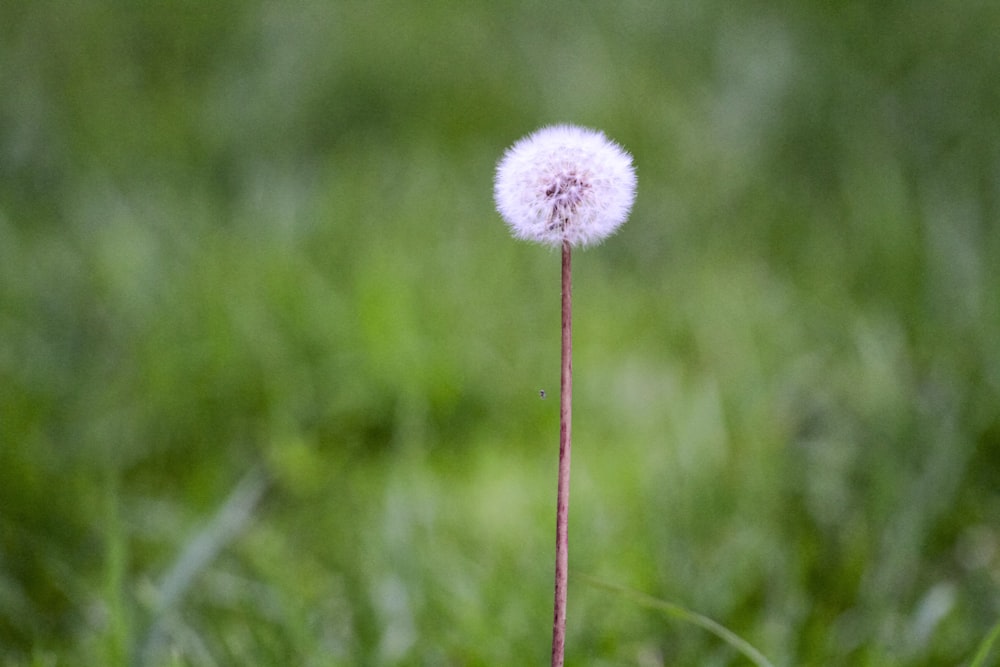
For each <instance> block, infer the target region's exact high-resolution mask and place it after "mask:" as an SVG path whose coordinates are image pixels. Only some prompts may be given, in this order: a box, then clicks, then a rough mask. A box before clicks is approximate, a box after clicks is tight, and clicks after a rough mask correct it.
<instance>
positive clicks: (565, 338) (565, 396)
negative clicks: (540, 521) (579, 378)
mask: <svg viewBox="0 0 1000 667" xmlns="http://www.w3.org/2000/svg"><path fill="white" fill-rule="evenodd" d="M570 254H571V253H570V243H569V241H566V240H564V241H563V245H562V371H561V375H560V379H559V487H558V494H557V501H556V584H555V611H554V613H553V622H552V667H562V664H563V655H564V650H565V644H566V584H567V570H568V566H569V549H568V547H567V536H568V533H569V461H570V449H571V447H570V443H571V438H570V424H571V421H572V419H571V416H572V402H573V333H572V332H573V306H572V288H571V287H572V280H571V272H570Z"/></svg>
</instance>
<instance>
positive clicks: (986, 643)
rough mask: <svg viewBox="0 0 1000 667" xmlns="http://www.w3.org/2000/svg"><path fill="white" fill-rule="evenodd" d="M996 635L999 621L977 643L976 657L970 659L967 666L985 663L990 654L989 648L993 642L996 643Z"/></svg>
mask: <svg viewBox="0 0 1000 667" xmlns="http://www.w3.org/2000/svg"><path fill="white" fill-rule="evenodd" d="M997 637H1000V621H997V623H996V625H994V626H993V629H992V630H990V633H989V634H988V635H986V637H985V638H984V639H983V641H982V643H981V644H980V645H979V650H978V651H976V657H974V658H973V659H972V662H971V663H970V664H969V667H984V665H986V658H988V657H989V655H990V650H991V649H992V648H993V644H995V643H996V641H997Z"/></svg>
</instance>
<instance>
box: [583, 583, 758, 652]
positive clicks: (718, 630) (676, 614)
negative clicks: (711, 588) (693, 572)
mask: <svg viewBox="0 0 1000 667" xmlns="http://www.w3.org/2000/svg"><path fill="white" fill-rule="evenodd" d="M575 577H576V578H579V579H582V580H584V581H586V582H587V583H589V584H591V585H592V586H596V587H598V588H603V589H604V590H608V591H612V592H614V593H618V594H619V595H621V596H623V597H626V598H628V599H629V600H631V601H633V602H635V603H636V604H639V605H641V606H643V607H646V608H647V609H656V610H657V611H661V612H663V613H665V614H667V615H668V616H672V617H673V618H676V619H678V620H681V621H686V622H687V623H691V624H693V625H697V626H698V627H700V628H702V629H703V630H707V631H708V632H710V633H712V634H713V635H715V636H716V637H718V638H719V639H721V640H722V641H724V642H726V643H727V644H729V645H730V646H732V647H733V648H734V649H736V650H737V651H739V652H740V653H742V654H743V655H744V656H746V657H747V659H749V660H750V661H751V662H753V663H754V664H755V665H757V666H758V667H774V665H773V664H772V663H771V661H770V660H768V659H767V658H766V657H764V654H763V653H761V652H760V651H758V650H757V649H756V648H754V647H753V645H751V644H750V642H748V641H746V640H745V639H743V638H742V637H740V636H739V635H737V634H736V633H735V632H733V631H732V630H730V629H728V628H727V627H725V626H724V625H721V624H719V623H717V622H715V621H713V620H712V619H710V618H709V617H707V616H703V615H701V614H699V613H697V612H694V611H691V610H690V609H686V608H685V607H682V606H680V605H678V604H674V603H673V602H667V601H665V600H660V599H658V598H654V597H652V596H651V595H646V594H645V593H640V592H639V591H634V590H632V589H630V588H625V587H624V586H619V585H617V584H611V583H608V582H606V581H601V580H600V579H596V578H594V577H591V576H589V575H585V574H576V575H575Z"/></svg>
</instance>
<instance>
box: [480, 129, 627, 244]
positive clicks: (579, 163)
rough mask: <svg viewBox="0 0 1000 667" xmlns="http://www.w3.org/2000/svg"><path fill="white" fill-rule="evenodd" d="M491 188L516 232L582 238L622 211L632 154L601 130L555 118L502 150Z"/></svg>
mask: <svg viewBox="0 0 1000 667" xmlns="http://www.w3.org/2000/svg"><path fill="white" fill-rule="evenodd" d="M493 195H494V198H495V200H496V205H497V210H498V211H499V212H500V215H501V216H503V218H504V220H506V222H507V224H508V225H509V226H510V229H511V232H512V233H513V235H514V236H515V237H516V238H519V239H525V240H528V241H536V242H538V243H542V244H544V245H550V246H554V247H559V246H560V245H562V244H563V242H564V241H565V242H568V243H569V244H570V245H571V246H578V245H579V246H588V245H593V244H595V243H600V242H601V241H603V240H604V239H605V238H607V237H608V236H610V235H611V234H613V233H614V232H615V231H616V230H617V229H618V227H620V226H621V224H622V223H623V222H625V220H626V219H627V218H628V214H629V210H630V209H631V208H632V202H633V201H634V200H635V171H634V170H633V168H632V158H631V156H630V155H629V154H628V153H626V152H625V151H624V150H623V149H622V148H621V147H620V146H619V145H618V144H616V143H614V142H612V141H610V140H609V139H608V138H607V137H605V136H604V134H603V133H601V132H599V131H597V130H590V129H587V128H583V127H576V126H574V125H554V126H551V127H545V128H542V129H541V130H538V131H537V132H535V133H534V134H530V135H528V136H527V137H525V138H523V139H521V140H520V141H518V142H517V143H515V144H514V145H513V146H511V147H510V148H509V149H508V150H507V152H506V153H505V154H504V156H503V158H502V159H501V160H500V163H499V164H498V165H497V173H496V182H495V185H494V189H493Z"/></svg>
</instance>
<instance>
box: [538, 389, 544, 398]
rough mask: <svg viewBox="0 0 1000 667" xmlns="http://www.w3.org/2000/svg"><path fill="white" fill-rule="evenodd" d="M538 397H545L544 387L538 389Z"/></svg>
mask: <svg viewBox="0 0 1000 667" xmlns="http://www.w3.org/2000/svg"><path fill="white" fill-rule="evenodd" d="M538 397H539V398H545V390H544V389H539V390H538Z"/></svg>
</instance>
